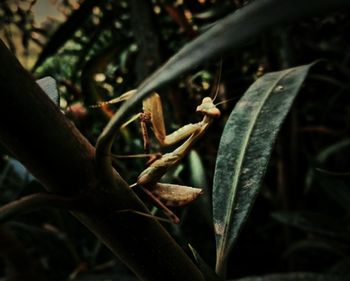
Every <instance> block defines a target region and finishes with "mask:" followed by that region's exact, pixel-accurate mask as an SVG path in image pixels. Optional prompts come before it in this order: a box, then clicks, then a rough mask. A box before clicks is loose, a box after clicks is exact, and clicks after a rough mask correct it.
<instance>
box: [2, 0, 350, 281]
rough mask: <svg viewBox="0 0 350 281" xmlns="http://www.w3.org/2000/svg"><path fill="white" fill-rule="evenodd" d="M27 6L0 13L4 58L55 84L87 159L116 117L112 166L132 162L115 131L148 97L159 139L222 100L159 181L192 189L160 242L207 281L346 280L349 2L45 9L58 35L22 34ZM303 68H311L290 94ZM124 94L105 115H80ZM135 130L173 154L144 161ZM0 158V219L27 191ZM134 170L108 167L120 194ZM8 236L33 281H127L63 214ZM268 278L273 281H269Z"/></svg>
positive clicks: (7, 5) (45, 31)
mask: <svg viewBox="0 0 350 281" xmlns="http://www.w3.org/2000/svg"><path fill="white" fill-rule="evenodd" d="M34 2H35V1H29V0H28V1H25V0H23V1H18V3H21V5H22V4H26V5H27V6H25V7H26V8H23V7H22V6H18V7H14V6H13V3H14V2H13V1H2V2H1V3H0V12H1V13H0V23H1V31H2V38H3V39H4V41H5V42H6V43H7V45H8V46H9V47H10V48H11V50H12V51H13V52H14V53H16V54H18V55H19V56H20V55H21V54H20V53H19V52H18V49H20V48H19V47H21V48H23V49H24V50H25V51H24V52H23V56H24V57H28V55H29V53H30V50H31V49H30V46H31V44H34V45H35V46H36V47H37V48H39V55H38V57H37V59H36V61H35V63H34V64H33V63H32V64H31V65H34V66H33V67H30V69H28V70H29V71H32V72H33V75H34V76H35V77H36V78H41V77H43V76H47V75H50V76H52V77H54V78H55V80H56V81H57V84H58V88H59V91H60V93H61V109H62V111H63V112H64V114H66V116H67V117H68V118H70V119H71V120H72V122H74V123H75V125H76V126H77V127H78V128H79V130H80V131H81V132H82V133H83V134H84V135H85V136H86V137H87V138H88V139H89V141H90V142H91V143H92V144H95V143H96V141H97V139H98V136H99V135H100V133H101V131H102V130H103V128H104V127H105V125H106V124H107V123H108V121H109V120H110V118H111V116H112V115H113V113H114V112H116V111H117V110H118V111H117V114H116V115H114V117H113V118H112V120H114V121H116V122H115V128H114V129H115V131H116V132H117V137H116V141H115V142H114V144H113V147H112V152H113V153H115V154H118V155H130V154H131V155H132V154H140V153H144V151H143V143H142V138H141V135H140V131H139V126H138V124H137V122H135V123H134V124H131V125H129V126H128V127H126V128H124V129H122V130H120V128H119V127H120V125H121V124H122V123H123V122H124V121H126V120H127V119H128V118H130V117H131V116H132V115H133V114H134V113H136V112H139V111H140V108H141V106H140V103H141V101H142V99H143V98H144V97H145V96H147V94H148V93H149V92H150V91H151V90H157V91H159V92H160V94H161V95H162V99H163V106H164V108H165V110H164V111H165V121H166V127H167V129H168V130H167V131H169V132H172V131H173V130H174V129H176V128H179V127H180V126H182V125H184V124H187V123H190V122H197V121H198V120H199V119H200V118H201V117H200V116H198V115H197V114H196V112H195V109H196V106H197V105H198V104H199V103H200V101H201V99H202V98H203V97H204V96H208V95H211V94H212V93H215V91H216V89H217V88H218V91H217V92H218V97H217V100H216V102H222V101H225V100H228V99H229V100H230V101H228V102H227V103H223V104H222V105H219V108H220V110H221V112H222V116H221V118H220V119H218V120H215V121H214V123H213V125H212V126H211V128H210V129H209V131H208V132H207V133H206V134H205V136H204V137H203V138H202V139H201V140H200V141H199V142H198V143H197V144H196V146H195V149H196V151H195V152H194V151H192V152H191V153H190V155H189V157H188V159H187V160H185V161H183V163H181V164H180V165H179V166H177V167H174V169H172V170H171V171H169V173H168V174H166V175H165V176H164V178H163V179H162V181H163V182H171V183H176V184H183V185H193V186H196V187H201V188H204V190H205V194H204V195H203V197H202V198H201V199H199V200H198V201H197V202H195V203H194V204H193V205H191V206H189V207H186V208H181V209H179V210H175V212H176V213H177V214H178V215H179V217H180V218H181V225H180V226H179V227H177V226H171V225H166V228H167V229H168V230H169V233H170V234H171V235H172V236H173V237H175V239H176V240H177V241H178V242H179V243H180V244H181V245H183V247H184V248H187V244H188V243H190V244H191V245H192V247H191V251H188V252H189V253H188V255H189V256H191V257H192V259H193V260H194V261H195V263H196V264H197V266H198V268H200V270H201V271H202V272H203V274H204V275H205V278H206V280H207V281H209V280H211V281H216V280H221V279H224V278H226V277H227V278H228V279H233V278H236V279H235V280H237V281H277V280H281V281H291V280H298V281H299V280H300V281H328V280H332V281H333V280H334V281H338V280H339V281H343V280H348V279H349V276H350V271H349V264H350V263H349V260H350V257H349V255H350V238H349V237H350V236H349V235H350V228H349V223H350V221H349V215H350V189H349V184H350V181H349V177H350V170H349V167H350V166H349V165H350V161H349V159H350V158H349V153H350V149H349V148H350V146H349V144H350V142H349V132H350V121H349V120H350V106H349V105H350V98H349V93H350V91H349V89H350V85H349V81H350V59H349V57H350V56H349V54H350V47H349V46H350V41H349V36H348V31H349V28H350V17H349V8H350V1H349V0H308V1H303V0H284V1H281V0H255V1H240V0H237V1H228V0H227V1H171V0H159V1H158V0H155V1H148V2H147V5H146V4H144V5H143V4H140V2H138V1H137V0H135V1H112V0H103V1H92V0H91V1H90V0H85V1H79V3H80V5H77V6H74V5H73V4H72V3H73V1H58V2H60V7H61V9H62V10H63V11H64V15H65V20H63V21H62V22H55V21H49V22H47V26H43V27H38V26H37V25H36V24H35V14H34V13H33V11H32V5H35V3H34ZM37 2H38V1H37ZM246 2H248V3H246ZM217 20H218V21H217ZM216 21H217V22H216ZM13 26H16V27H17V28H18V30H19V31H20V32H19V39H20V40H15V37H14V35H13V34H12V33H11V30H12V29H11V27H13ZM38 34H39V35H40V36H41V37H40V38H41V39H38V36H37V35H38ZM318 59H326V60H327V62H326V63H323V66H322V69H321V68H316V67H315V70H314V71H312V74H310V75H308V79H306V76H307V73H308V71H309V68H310V66H311V65H310V63H311V62H313V61H315V60H318ZM219 60H222V62H223V63H222V65H223V66H222V75H221V80H220V81H219V82H217V83H216V82H215V81H216V78H217V71H216V69H217V62H218V61H219ZM303 65H304V66H303ZM152 73H153V74H152ZM145 77H146V79H145ZM143 79H144V80H143ZM142 80H143V82H142V83H141V84H140V81H142ZM304 80H305V81H304ZM304 82H305V83H304ZM169 83H172V84H171V87H170V86H169V85H168V84H169ZM137 87H138V89H139V91H138V94H137V95H136V96H135V97H134V98H132V99H131V100H129V101H127V102H126V103H124V104H123V105H122V106H121V107H119V105H110V106H108V107H107V108H103V109H99V108H97V109H93V108H90V107H89V106H90V105H95V104H96V103H98V102H99V101H105V100H109V99H111V98H114V97H117V96H119V95H121V94H122V93H124V92H126V91H128V90H130V89H133V88H137ZM299 92H300V94H299V96H298V97H297V98H296V95H297V94H298V93H299ZM231 99H232V100H231ZM294 99H295V105H294V107H293V108H292V103H293V101H294ZM0 100H1V95H0ZM237 101H238V102H237ZM236 102H237V103H236ZM235 103H236V105H235ZM3 106H6V105H3ZM14 108H15V107H14ZM233 108H235V109H233ZM119 109H120V110H119ZM290 111H291V114H290V115H289V117H287V116H288V113H289V112H290ZM230 112H232V113H231V115H229V113H230ZM15 114H16V112H15V110H14V115H15ZM285 119H286V120H285ZM283 121H285V122H284V124H283ZM53 130H55V128H53ZM149 131H150V132H149V133H150V134H149V135H150V137H151V148H150V150H151V152H157V153H158V152H161V153H165V152H169V151H172V150H173V149H174V147H171V148H162V147H160V146H159V145H158V143H157V142H155V141H154V138H153V136H152V132H151V130H149ZM220 139H221V143H220V146H219V142H220ZM0 143H1V140H0ZM52 149H60V148H59V147H53V148H52ZM0 152H1V156H3V157H2V158H1V159H0V170H1V174H0V191H1V194H2V195H1V196H0V202H1V204H5V203H8V202H9V201H13V200H15V199H16V198H19V197H21V196H23V195H27V194H30V193H32V192H36V191H41V187H40V185H39V183H38V182H37V181H36V180H35V179H33V178H32V176H31V175H30V174H28V173H27V172H26V170H24V171H22V170H21V171H22V172H21V174H18V173H16V172H14V170H15V168H16V167H17V168H18V166H17V165H18V163H17V162H14V160H13V158H12V157H11V155H10V156H8V155H9V153H8V152H7V151H6V149H3V148H1V147H0ZM146 162H147V161H146V160H144V159H136V160H135V159H124V158H121V159H116V160H115V162H114V163H113V165H114V166H115V168H116V169H117V170H118V172H119V173H120V174H121V176H122V177H123V178H124V179H125V180H126V181H127V182H128V183H129V184H132V183H134V182H135V181H136V178H137V176H138V174H139V173H140V172H141V171H142V170H143V169H144V168H145V167H146V165H147V164H146ZM215 163H216V167H214V166H215ZM57 173H60V171H59V170H58V171H57ZM138 195H140V196H141V197H142V199H144V200H145V201H146V202H147V199H146V198H144V197H143V194H138ZM211 198H212V199H213V203H212V204H211V203H210V202H211ZM147 204H148V203H147ZM211 205H213V206H211ZM148 206H149V207H150V208H153V205H152V204H149V205H148ZM211 207H213V213H212V212H211ZM155 211H156V210H155ZM156 215H157V216H158V215H159V216H162V212H160V211H159V212H156ZM212 216H213V220H214V223H213V222H212ZM244 223H246V224H247V225H246V226H245V227H244V228H242V226H243V224H244ZM10 224H11V227H12V230H13V232H14V233H17V234H19V235H22V234H23V237H24V238H23V239H21V242H22V244H23V245H24V248H25V249H26V250H27V252H30V254H31V255H32V256H33V260H35V261H38V262H37V263H38V264H39V268H41V269H42V271H43V272H44V273H45V274H44V275H45V276H47V278H48V280H53V281H55V280H67V278H73V279H74V278H75V279H74V280H92V279H93V280H99V279H98V278H101V280H102V278H107V276H109V277H111V278H114V279H116V280H119V279H121V280H134V277H133V276H131V274H129V272H128V271H127V269H125V268H124V267H123V265H122V264H121V263H119V262H118V261H114V256H113V255H112V254H111V253H110V252H109V250H107V249H106V248H105V247H104V246H103V245H102V244H101V243H100V242H99V241H98V240H97V239H96V238H95V237H93V236H92V235H91V234H90V233H89V232H88V231H87V230H85V229H84V228H83V227H82V226H81V225H79V224H77V223H76V221H75V220H73V219H72V218H71V217H70V216H69V215H68V214H66V213H63V212H59V211H56V210H51V209H48V211H46V212H42V211H38V212H34V213H32V214H25V215H22V216H19V217H18V218H15V219H14V221H12V222H11V223H10ZM213 225H214V227H213ZM140 232H142V229H140ZM215 232H216V233H215ZM215 235H216V239H217V240H216V250H217V256H216V257H215V241H214V240H215V237H214V236H215ZM142 242H143V243H147V241H142ZM233 244H235V247H234V249H233V250H232V251H231V248H232V246H233ZM164 251H166V249H164ZM0 254H1V249H0ZM159 254H160V255H161V254H162V253H159ZM215 259H216V267H217V272H218V273H219V274H220V275H221V276H220V277H218V276H217V275H215V273H214V268H215ZM159 266H160V267H161V266H162V265H161V264H160V265H159ZM226 267H227V274H226V276H225V271H226ZM2 268H5V266H2V265H1V272H0V277H2V275H4V270H2ZM279 272H287V273H283V274H272V275H270V273H279ZM308 272H315V273H308ZM266 274H268V275H266ZM68 276H70V277H68ZM244 276H257V277H248V278H243V279H242V278H241V277H244ZM84 278H85V279H84ZM123 278H124V279H123ZM237 278H240V279H237ZM114 279H113V280H114Z"/></svg>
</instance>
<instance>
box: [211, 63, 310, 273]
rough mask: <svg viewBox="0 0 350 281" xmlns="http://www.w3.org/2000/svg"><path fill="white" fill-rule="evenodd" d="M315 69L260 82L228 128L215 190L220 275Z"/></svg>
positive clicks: (277, 74) (281, 73) (300, 69)
mask: <svg viewBox="0 0 350 281" xmlns="http://www.w3.org/2000/svg"><path fill="white" fill-rule="evenodd" d="M312 65H313V64H309V65H304V66H299V67H295V68H291V69H287V70H283V71H279V72H274V73H269V74H266V75H264V76H263V77H261V78H260V79H258V80H257V81H256V82H255V83H254V84H253V85H252V86H251V87H250V88H249V89H248V90H247V92H246V93H245V94H244V96H243V97H242V98H241V99H240V101H239V102H238V103H237V105H236V107H235V109H234V110H233V112H232V113H231V115H230V117H229V119H228V121H227V123H226V126H225V128H224V132H223V134H222V137H221V141H220V146H219V151H218V157H217V162H216V170H215V175H214V187H213V215H214V227H215V235H216V250H217V263H216V270H217V272H218V273H220V274H223V273H224V271H225V262H226V258H227V256H228V253H229V250H230V249H231V247H232V245H233V243H234V241H235V240H236V238H237V235H238V233H239V231H240V229H241V227H242V225H243V223H244V222H245V220H246V219H247V215H248V212H249V211H250V209H251V207H252V205H253V202H254V199H255V197H256V196H257V193H258V191H259V188H260V186H261V182H262V179H263V176H264V174H265V170H266V167H267V164H268V161H269V158H270V154H271V149H272V146H273V143H274V141H275V138H276V135H277V133H278V130H279V128H280V126H281V124H282V122H283V120H284V118H285V117H286V115H287V113H288V111H289V109H290V107H291V105H292V102H293V100H294V98H295V96H296V94H297V93H298V91H299V89H300V86H301V84H302V83H303V81H304V79H305V77H306V74H307V72H308V70H309V69H310V67H311V66H312Z"/></svg>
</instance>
